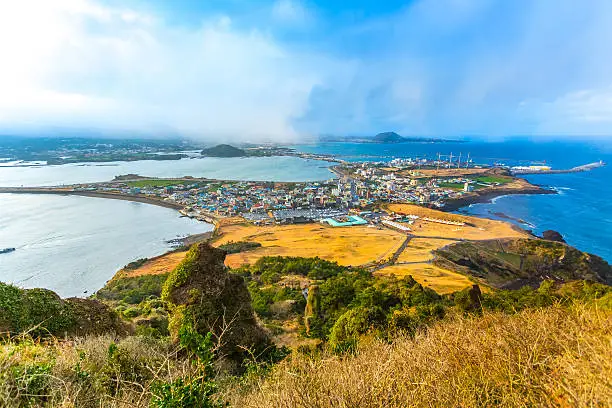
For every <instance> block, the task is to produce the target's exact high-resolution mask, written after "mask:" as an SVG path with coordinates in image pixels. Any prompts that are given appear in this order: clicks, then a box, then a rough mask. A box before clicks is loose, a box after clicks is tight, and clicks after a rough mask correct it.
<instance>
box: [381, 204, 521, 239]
mask: <svg viewBox="0 0 612 408" xmlns="http://www.w3.org/2000/svg"><path fill="white" fill-rule="evenodd" d="M387 209H388V210H389V211H392V212H395V213H397V214H412V215H417V216H419V217H421V218H424V217H429V218H435V219H440V220H446V221H454V222H463V223H465V225H463V226H457V225H446V224H439V223H435V222H430V221H425V220H422V219H418V220H416V222H415V223H414V224H413V225H411V226H410V228H412V233H413V234H414V235H417V236H419V237H444V238H453V239H473V240H484V239H496V238H528V237H529V234H527V233H526V232H524V231H520V230H519V229H517V228H514V227H513V226H512V224H510V223H507V222H503V221H495V220H489V219H486V218H477V217H469V216H465V215H459V214H451V213H446V212H443V211H439V210H433V209H430V208H425V207H420V206H418V205H412V204H389V205H388V206H387ZM447 243H450V242H447Z"/></svg>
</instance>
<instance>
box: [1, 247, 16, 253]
mask: <svg viewBox="0 0 612 408" xmlns="http://www.w3.org/2000/svg"><path fill="white" fill-rule="evenodd" d="M14 250H15V248H4V249H0V254H8V253H9V252H13V251H14Z"/></svg>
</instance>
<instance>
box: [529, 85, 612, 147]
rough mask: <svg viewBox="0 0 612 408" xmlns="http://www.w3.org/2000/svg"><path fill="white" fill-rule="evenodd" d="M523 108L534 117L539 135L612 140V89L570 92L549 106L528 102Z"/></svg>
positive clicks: (537, 102)
mask: <svg viewBox="0 0 612 408" xmlns="http://www.w3.org/2000/svg"><path fill="white" fill-rule="evenodd" d="M520 107H521V110H522V111H523V112H524V114H525V115H527V116H532V117H533V119H534V122H535V123H537V128H536V132H537V133H538V134H546V135H560V134H562V135H576V136H582V135H590V136H604V137H610V136H611V133H612V87H610V88H607V89H600V90H594V89H588V90H581V91H576V92H570V93H568V94H566V95H563V96H561V97H559V98H556V99H554V100H552V101H549V102H542V101H539V100H532V101H525V102H523V103H522V104H521V106H520Z"/></svg>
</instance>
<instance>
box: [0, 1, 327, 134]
mask: <svg viewBox="0 0 612 408" xmlns="http://www.w3.org/2000/svg"><path fill="white" fill-rule="evenodd" d="M34 10H36V11H34ZM0 55H2V64H0V127H1V126H2V125H16V124H37V125H41V126H45V125H54V126H58V125H59V126H66V125H68V126H84V127H94V128H104V129H122V130H138V131H151V132H154V131H160V130H162V129H163V130H172V131H174V132H177V133H181V134H187V135H191V136H199V137H208V138H234V139H240V140H245V139H246V140H248V139H256V138H258V139H263V138H269V139H276V140H279V139H287V138H292V137H295V136H296V133H295V131H294V129H293V128H292V126H291V123H290V120H291V118H292V117H294V116H296V115H298V114H299V113H300V112H301V111H302V110H303V109H304V104H305V103H306V101H307V98H308V95H309V92H310V90H311V88H312V87H313V86H314V85H315V84H317V83H318V82H319V81H320V78H319V76H318V74H317V73H316V72H320V71H318V70H314V69H313V66H312V64H314V63H315V62H316V64H317V66H318V67H319V68H322V66H324V65H325V63H326V62H325V61H323V60H322V59H317V58H310V57H308V56H301V55H296V54H293V53H292V52H291V51H289V50H287V49H285V48H283V47H282V46H281V45H279V44H278V43H277V42H276V41H275V40H274V39H273V38H271V37H270V36H268V35H266V34H264V33H262V32H260V31H257V30H252V31H248V32H240V31H237V30H233V29H232V27H231V20H230V19H229V17H227V16H222V17H220V18H218V19H215V20H210V21H206V22H204V23H203V24H202V25H201V26H199V27H197V28H194V29H186V28H177V27H171V26H168V25H166V24H165V23H164V21H163V19H160V18H159V17H158V16H154V15H149V14H146V13H142V12H139V11H136V10H126V9H116V8H110V7H106V6H102V5H101V4H99V3H96V2H95V1H93V0H57V1H53V2H49V1H45V0H40V1H36V0H20V1H19V2H13V1H10V0H0Z"/></svg>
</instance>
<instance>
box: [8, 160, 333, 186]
mask: <svg viewBox="0 0 612 408" xmlns="http://www.w3.org/2000/svg"><path fill="white" fill-rule="evenodd" d="M332 164H333V163H329V162H324V161H320V160H306V159H301V158H298V157H290V156H280V157H258V158H250V157H249V158H215V157H206V158H191V159H182V160H167V161H152V160H142V161H133V162H111V163H78V164H65V165H58V166H35V167H17V166H13V167H2V166H0V187H20V186H30V187H31V186H55V185H62V184H77V183H93V182H97V181H109V180H112V179H113V178H114V177H115V176H118V175H121V174H139V175H141V176H149V177H183V176H193V177H206V178H211V179H223V180H262V181H264V180H265V181H313V180H326V179H330V178H332V177H334V174H333V173H332V172H330V171H329V166H330V165H332Z"/></svg>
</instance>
